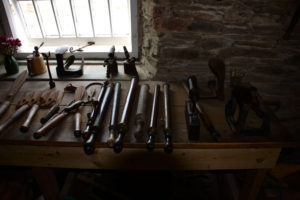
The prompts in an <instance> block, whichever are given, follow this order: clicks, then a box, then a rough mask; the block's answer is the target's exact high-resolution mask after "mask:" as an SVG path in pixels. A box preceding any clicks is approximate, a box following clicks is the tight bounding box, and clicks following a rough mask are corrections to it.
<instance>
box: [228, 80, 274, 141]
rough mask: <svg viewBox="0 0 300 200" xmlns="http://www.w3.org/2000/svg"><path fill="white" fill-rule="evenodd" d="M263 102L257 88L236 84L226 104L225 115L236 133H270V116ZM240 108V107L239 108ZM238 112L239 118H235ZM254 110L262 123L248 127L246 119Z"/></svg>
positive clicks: (246, 134) (260, 134)
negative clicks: (263, 107) (264, 108)
mask: <svg viewBox="0 0 300 200" xmlns="http://www.w3.org/2000/svg"><path fill="white" fill-rule="evenodd" d="M262 104H263V102H262V101H261V100H260V97H259V94H258V92H257V89H256V88H255V87H253V86H251V85H239V86H235V87H234V88H233V91H232V96H231V99H229V101H228V102H227V104H226V106H225V116H226V120H227V123H228V125H229V127H230V128H231V130H232V131H233V132H234V133H235V134H239V135H243V136H266V135H269V134H270V117H269V115H268V114H267V113H266V112H265V111H264V110H263V109H262ZM237 108H238V109H237ZM237 110H238V111H239V112H238V119H237V120H235V119H234V115H235V113H236V112H237ZM250 110H253V111H254V112H255V114H256V116H257V117H258V118H260V119H261V123H258V125H257V126H256V127H251V128H250V127H247V126H246V121H247V118H248V113H249V112H250Z"/></svg>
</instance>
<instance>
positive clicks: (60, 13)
mask: <svg viewBox="0 0 300 200" xmlns="http://www.w3.org/2000/svg"><path fill="white" fill-rule="evenodd" d="M53 4H54V8H55V9H56V13H57V20H58V25H59V29H60V34H61V36H62V37H74V36H76V34H75V28H74V22H73V17H72V11H71V7H70V1H69V0H56V1H53Z"/></svg>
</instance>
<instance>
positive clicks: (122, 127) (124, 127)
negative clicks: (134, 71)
mask: <svg viewBox="0 0 300 200" xmlns="http://www.w3.org/2000/svg"><path fill="white" fill-rule="evenodd" d="M137 84H138V79H137V78H136V77H134V78H132V79H131V82H130V86H129V90H128V94H127V97H126V102H125V105H124V108H123V113H122V116H121V119H120V121H119V124H118V134H117V138H116V140H115V144H114V151H115V152H116V153H119V152H121V151H122V149H123V138H124V136H125V134H126V132H127V131H128V122H129V117H130V111H131V110H132V107H133V103H134V95H135V90H136V87H137Z"/></svg>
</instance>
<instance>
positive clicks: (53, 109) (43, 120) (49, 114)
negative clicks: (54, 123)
mask: <svg viewBox="0 0 300 200" xmlns="http://www.w3.org/2000/svg"><path fill="white" fill-rule="evenodd" d="M58 111H59V105H58V104H55V105H53V106H52V107H51V108H50V109H49V111H48V112H47V113H46V114H45V115H44V116H43V117H42V118H41V120H40V121H41V123H42V124H45V123H46V122H47V121H48V120H49V119H50V118H51V117H52V116H53V115H55V114H56V113H57V112H58Z"/></svg>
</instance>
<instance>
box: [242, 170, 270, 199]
mask: <svg viewBox="0 0 300 200" xmlns="http://www.w3.org/2000/svg"><path fill="white" fill-rule="evenodd" d="M267 171H268V169H254V170H248V172H247V175H246V177H245V180H244V183H243V185H242V188H241V191H240V195H239V199H240V200H255V199H256V197H257V195H258V192H259V189H260V186H261V184H262V183H263V181H264V178H265V175H266V173H267Z"/></svg>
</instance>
